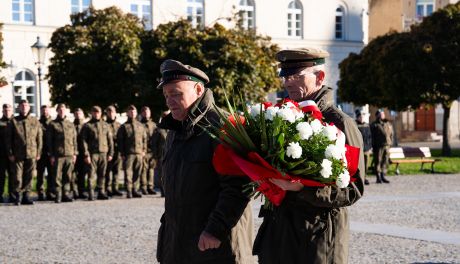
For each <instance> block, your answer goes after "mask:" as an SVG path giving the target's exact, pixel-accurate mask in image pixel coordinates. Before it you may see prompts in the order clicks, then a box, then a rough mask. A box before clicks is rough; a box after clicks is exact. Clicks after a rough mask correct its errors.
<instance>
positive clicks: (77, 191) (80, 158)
mask: <svg viewBox="0 0 460 264" xmlns="http://www.w3.org/2000/svg"><path fill="white" fill-rule="evenodd" d="M84 124H85V123H84V119H75V120H74V121H73V125H74V127H75V132H76V135H77V145H78V155H77V161H76V162H75V166H74V177H73V182H72V185H73V188H72V191H73V193H74V198H76V197H77V196H78V197H79V198H87V197H86V196H85V195H84V192H85V180H86V175H87V174H88V167H87V166H86V165H85V161H84V159H85V153H84V150H83V142H82V141H81V129H82V128H83V125H84Z"/></svg>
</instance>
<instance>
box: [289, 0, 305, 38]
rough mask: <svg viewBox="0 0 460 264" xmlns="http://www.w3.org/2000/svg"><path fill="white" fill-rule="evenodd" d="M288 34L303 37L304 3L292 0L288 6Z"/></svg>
mask: <svg viewBox="0 0 460 264" xmlns="http://www.w3.org/2000/svg"><path fill="white" fill-rule="evenodd" d="M287 22H288V36H290V37H299V38H300V37H302V5H301V4H300V2H299V1H292V2H291V3H289V6H288V21H287Z"/></svg>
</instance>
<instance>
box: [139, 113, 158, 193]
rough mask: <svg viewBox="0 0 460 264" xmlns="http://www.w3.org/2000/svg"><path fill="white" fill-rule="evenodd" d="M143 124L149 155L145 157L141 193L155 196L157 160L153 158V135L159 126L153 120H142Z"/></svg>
mask: <svg viewBox="0 0 460 264" xmlns="http://www.w3.org/2000/svg"><path fill="white" fill-rule="evenodd" d="M141 122H142V124H144V126H145V128H146V132H147V153H145V156H144V168H143V170H142V178H141V191H142V193H144V194H147V192H148V193H150V194H154V193H155V192H154V191H153V184H154V169H155V167H156V163H157V160H156V159H155V158H154V157H153V148H152V147H153V142H152V139H153V135H154V133H155V132H156V130H157V125H156V124H155V122H153V121H152V119H145V118H143V119H142V121H141Z"/></svg>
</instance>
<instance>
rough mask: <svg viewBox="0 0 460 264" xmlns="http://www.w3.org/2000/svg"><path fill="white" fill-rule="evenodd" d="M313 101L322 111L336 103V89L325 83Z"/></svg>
mask: <svg viewBox="0 0 460 264" xmlns="http://www.w3.org/2000/svg"><path fill="white" fill-rule="evenodd" d="M313 101H315V102H316V104H317V105H318V108H319V110H320V111H321V112H322V111H324V110H326V109H328V108H329V107H331V106H332V105H333V104H334V91H333V90H332V88H330V87H327V86H325V85H323V87H321V89H319V91H318V92H317V93H316V95H315V96H314V98H313Z"/></svg>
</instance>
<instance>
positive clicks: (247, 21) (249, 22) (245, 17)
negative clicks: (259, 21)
mask: <svg viewBox="0 0 460 264" xmlns="http://www.w3.org/2000/svg"><path fill="white" fill-rule="evenodd" d="M254 16H255V5H254V1H253V0H241V1H240V18H241V22H242V26H243V28H245V29H254V28H255V19H254Z"/></svg>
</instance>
